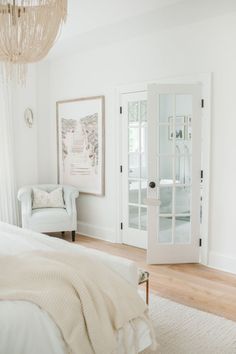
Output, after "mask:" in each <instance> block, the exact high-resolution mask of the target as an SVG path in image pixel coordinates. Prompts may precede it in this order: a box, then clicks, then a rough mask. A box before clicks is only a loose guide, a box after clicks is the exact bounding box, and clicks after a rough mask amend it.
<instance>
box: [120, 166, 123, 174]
mask: <svg viewBox="0 0 236 354" xmlns="http://www.w3.org/2000/svg"><path fill="white" fill-rule="evenodd" d="M122 172H123V166H122V165H120V173H122Z"/></svg>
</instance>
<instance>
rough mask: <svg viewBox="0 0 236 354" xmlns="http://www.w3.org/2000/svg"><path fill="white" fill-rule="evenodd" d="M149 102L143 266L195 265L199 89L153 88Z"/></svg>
mask: <svg viewBox="0 0 236 354" xmlns="http://www.w3.org/2000/svg"><path fill="white" fill-rule="evenodd" d="M147 101H148V110H147V111H148V114H147V115H148V119H147V120H148V139H147V140H148V188H147V200H146V204H147V206H148V223H147V224H148V247H147V262H148V263H151V264H164V263H192V262H199V237H200V170H201V116H200V102H201V101H200V87H199V85H157V84H152V85H149V86H148V100H147Z"/></svg>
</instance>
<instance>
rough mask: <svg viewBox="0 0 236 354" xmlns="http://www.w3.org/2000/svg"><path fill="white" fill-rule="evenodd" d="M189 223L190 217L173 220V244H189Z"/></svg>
mask: <svg viewBox="0 0 236 354" xmlns="http://www.w3.org/2000/svg"><path fill="white" fill-rule="evenodd" d="M190 241H191V223H190V216H186V217H180V216H179V217H176V219H175V243H183V244H185V243H190Z"/></svg>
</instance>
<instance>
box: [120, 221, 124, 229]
mask: <svg viewBox="0 0 236 354" xmlns="http://www.w3.org/2000/svg"><path fill="white" fill-rule="evenodd" d="M120 229H121V230H123V222H121V223H120Z"/></svg>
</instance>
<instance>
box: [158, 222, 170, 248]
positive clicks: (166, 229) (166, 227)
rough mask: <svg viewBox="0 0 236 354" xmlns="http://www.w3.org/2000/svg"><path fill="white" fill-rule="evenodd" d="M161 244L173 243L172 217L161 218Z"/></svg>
mask: <svg viewBox="0 0 236 354" xmlns="http://www.w3.org/2000/svg"><path fill="white" fill-rule="evenodd" d="M159 242H160V243H170V242H172V217H160V218H159Z"/></svg>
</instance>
